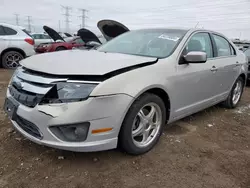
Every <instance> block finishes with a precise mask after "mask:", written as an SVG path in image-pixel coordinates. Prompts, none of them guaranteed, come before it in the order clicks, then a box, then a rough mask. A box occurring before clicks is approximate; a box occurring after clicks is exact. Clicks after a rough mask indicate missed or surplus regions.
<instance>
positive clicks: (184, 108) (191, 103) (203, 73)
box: [174, 32, 218, 119]
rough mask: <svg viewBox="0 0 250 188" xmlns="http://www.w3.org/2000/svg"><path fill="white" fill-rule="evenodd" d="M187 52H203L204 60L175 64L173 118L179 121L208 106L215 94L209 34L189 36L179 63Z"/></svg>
mask: <svg viewBox="0 0 250 188" xmlns="http://www.w3.org/2000/svg"><path fill="white" fill-rule="evenodd" d="M190 51H202V52H206V54H207V61H206V62H205V63H196V64H192V63H190V64H182V65H180V64H178V65H177V75H176V78H175V79H174V88H175V91H174V93H175V96H174V100H175V104H176V105H174V106H175V109H174V119H180V118H182V117H185V116H187V115H190V114H192V113H195V112H197V111H200V110H202V109H204V108H206V107H208V106H210V105H212V104H213V103H215V96H216V95H217V93H218V91H217V87H216V85H217V82H218V80H217V79H216V70H214V69H213V67H214V64H215V60H213V56H214V53H213V46H212V41H211V38H210V35H209V33H207V32H198V33H195V34H193V35H192V36H191V37H190V39H189V41H188V42H187V43H186V45H185V46H184V49H183V51H182V53H181V56H180V60H181V58H183V56H184V55H186V54H187V53H188V52H190Z"/></svg>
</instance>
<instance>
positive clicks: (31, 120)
mask: <svg viewBox="0 0 250 188" xmlns="http://www.w3.org/2000/svg"><path fill="white" fill-rule="evenodd" d="M7 99H9V100H10V101H13V103H15V104H17V109H16V110H15V111H14V112H13V113H14V114H11V119H12V120H11V121H12V124H13V126H14V127H15V128H16V129H17V130H18V131H19V132H20V133H21V134H22V135H23V136H25V137H26V138H28V139H29V140H31V141H33V142H35V143H37V144H41V145H46V146H50V147H53V148H59V149H63V150H70V151H78V152H89V151H101V150H108V149H113V148H116V147H117V141H118V134H119V130H120V126H121V124H122V121H123V118H124V116H125V114H126V112H127V110H128V108H129V106H130V104H131V103H132V100H133V98H132V97H131V96H128V95H125V94H117V95H111V96H102V97H90V98H88V99H87V100H85V101H81V102H72V103H61V104H46V105H36V106H35V107H34V108H30V107H27V106H25V105H23V104H21V103H19V102H18V101H17V100H16V99H14V98H13V96H12V95H11V94H10V92H9V90H8V91H7ZM8 110H9V111H11V110H12V109H8V108H6V111H7V112H8ZM86 123H87V124H88V129H86V130H87V133H86V138H85V139H84V141H77V140H76V141H72V140H70V141H69V140H67V139H64V138H62V137H60V135H58V134H60V133H58V134H55V132H53V130H52V129H51V128H52V127H55V126H56V127H61V126H64V127H67V126H72V125H76V124H77V125H83V126H84V124H86ZM107 128H108V129H107ZM105 129H107V130H108V131H106V132H98V131H96V130H105ZM67 134H68V133H67ZM69 136H70V135H69Z"/></svg>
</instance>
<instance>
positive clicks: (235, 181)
mask: <svg viewBox="0 0 250 188" xmlns="http://www.w3.org/2000/svg"><path fill="white" fill-rule="evenodd" d="M10 76H11V73H10V72H8V71H5V70H1V69H0V109H2V106H3V103H4V96H5V90H6V86H7V83H8V80H9V79H10ZM249 105H250V89H249V88H247V89H246V91H245V93H244V96H243V99H242V102H241V104H240V106H239V107H238V108H237V109H235V110H226V109H224V108H221V107H218V106H215V107H212V108H209V109H207V110H205V111H202V112H200V113H197V114H195V115H193V116H189V117H187V118H185V119H183V120H181V121H178V122H176V123H174V124H173V125H172V126H170V127H166V128H165V131H164V134H163V135H162V138H161V139H160V143H159V144H158V145H157V146H156V147H155V148H154V149H153V150H152V151H151V152H149V153H147V154H145V155H142V156H137V157H133V156H128V155H126V154H124V153H121V152H120V151H118V150H112V151H105V152H97V153H73V152H66V151H60V150H55V149H51V148H47V147H43V146H39V145H37V144H33V143H31V142H30V141H28V140H25V139H24V138H23V137H22V136H21V135H19V134H18V133H16V132H15V131H13V130H12V129H11V124H10V123H9V121H8V120H7V118H5V116H4V114H3V112H2V110H0V157H1V160H0V188H1V187H4V188H48V187H52V188H54V187H55V188H58V187H60V188H85V187H93V188H96V187H98V188H99V187H103V188H104V187H107V188H110V187H112V188H120V187H131V188H132V187H133V188H139V187H142V188H145V187H149V188H158V187H171V188H175V187H176V188H189V187H190V188H204V187H209V188H210V187H211V188H239V187H241V188H249V187H250V126H249V122H250V106H249Z"/></svg>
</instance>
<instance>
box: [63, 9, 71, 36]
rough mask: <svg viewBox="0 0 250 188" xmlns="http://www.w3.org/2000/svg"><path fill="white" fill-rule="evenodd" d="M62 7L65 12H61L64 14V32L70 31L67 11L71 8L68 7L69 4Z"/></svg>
mask: <svg viewBox="0 0 250 188" xmlns="http://www.w3.org/2000/svg"><path fill="white" fill-rule="evenodd" d="M61 6H62V5H61ZM62 8H63V9H64V10H65V14H63V15H64V16H65V28H66V32H70V29H69V22H70V20H69V17H70V16H71V15H70V14H69V11H70V10H72V8H71V7H69V6H62Z"/></svg>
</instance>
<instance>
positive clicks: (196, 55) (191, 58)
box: [181, 51, 207, 64]
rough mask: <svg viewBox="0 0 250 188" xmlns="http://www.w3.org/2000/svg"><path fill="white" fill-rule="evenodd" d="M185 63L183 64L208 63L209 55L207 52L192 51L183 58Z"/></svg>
mask: <svg viewBox="0 0 250 188" xmlns="http://www.w3.org/2000/svg"><path fill="white" fill-rule="evenodd" d="M183 59H184V62H183V63H181V64H189V63H205V62H206V61H207V54H206V53H205V52H199V51H192V52H188V54H187V55H185V56H183Z"/></svg>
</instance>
